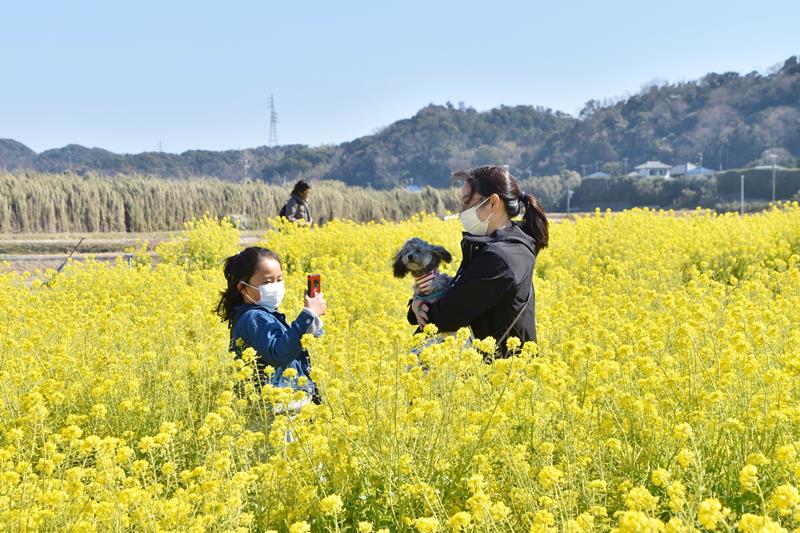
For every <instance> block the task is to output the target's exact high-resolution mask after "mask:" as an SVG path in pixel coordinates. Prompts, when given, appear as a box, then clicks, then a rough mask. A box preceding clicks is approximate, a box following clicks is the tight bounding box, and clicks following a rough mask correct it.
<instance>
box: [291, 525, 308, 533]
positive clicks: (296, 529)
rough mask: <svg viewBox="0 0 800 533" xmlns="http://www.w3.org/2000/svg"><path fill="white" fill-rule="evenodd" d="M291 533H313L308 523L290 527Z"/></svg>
mask: <svg viewBox="0 0 800 533" xmlns="http://www.w3.org/2000/svg"><path fill="white" fill-rule="evenodd" d="M289 533H311V526H310V525H309V524H308V522H295V523H293V524H292V525H291V526H289Z"/></svg>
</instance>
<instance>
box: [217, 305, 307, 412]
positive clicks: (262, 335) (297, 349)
mask: <svg viewBox="0 0 800 533" xmlns="http://www.w3.org/2000/svg"><path fill="white" fill-rule="evenodd" d="M315 318H316V317H315V315H314V313H312V312H311V311H309V310H308V309H303V311H302V312H300V314H299V315H298V316H297V318H296V319H295V321H294V322H292V324H291V325H290V324H288V323H287V322H286V315H284V314H282V313H279V312H277V311H270V310H268V309H267V308H266V307H263V306H260V305H254V304H247V303H245V304H242V305H239V306H237V307H236V308H234V320H233V327H232V328H231V342H230V350H231V351H232V352H234V353H235V354H236V356H237V357H241V356H242V350H243V349H244V348H247V347H252V348H253V349H254V350H255V351H256V354H257V366H258V371H259V374H260V376H259V377H260V378H261V379H262V380H263V379H264V368H265V367H266V366H267V365H269V366H271V367H272V368H274V371H273V374H272V375H271V376H270V379H269V383H270V384H271V385H273V386H275V387H292V388H293V389H295V390H305V391H306V392H308V394H309V395H311V396H312V397H314V396H316V392H317V390H316V389H317V387H316V384H315V383H314V382H313V381H312V380H311V358H310V357H309V355H308V352H307V351H306V350H304V349H303V347H302V346H301V344H300V339H301V338H302V337H303V335H304V334H305V333H306V332H308V330H309V328H310V327H312V325H313V324H314V320H315ZM237 339H242V341H243V342H244V346H242V348H239V346H237V344H236V340H237ZM287 368H293V369H295V370H296V371H297V377H295V378H293V379H284V378H283V373H284V371H285V370H286V369H287ZM301 376H304V377H305V378H306V379H307V380H308V382H307V383H306V384H305V385H304V386H300V385H299V384H298V379H299V378H300V377H301Z"/></svg>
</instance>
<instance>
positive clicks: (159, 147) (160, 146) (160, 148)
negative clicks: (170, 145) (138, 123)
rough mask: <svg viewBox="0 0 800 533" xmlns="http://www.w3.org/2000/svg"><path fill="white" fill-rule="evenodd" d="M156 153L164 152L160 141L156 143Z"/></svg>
mask: <svg viewBox="0 0 800 533" xmlns="http://www.w3.org/2000/svg"><path fill="white" fill-rule="evenodd" d="M158 151H159V152H163V151H164V145H163V143H162V142H161V141H158Z"/></svg>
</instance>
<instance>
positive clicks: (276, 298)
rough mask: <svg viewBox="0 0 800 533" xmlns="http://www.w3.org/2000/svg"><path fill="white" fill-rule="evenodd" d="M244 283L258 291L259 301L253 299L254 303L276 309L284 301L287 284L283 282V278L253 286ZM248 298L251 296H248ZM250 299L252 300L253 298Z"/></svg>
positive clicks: (271, 309) (272, 309)
mask: <svg viewBox="0 0 800 533" xmlns="http://www.w3.org/2000/svg"><path fill="white" fill-rule="evenodd" d="M242 283H243V284H245V285H247V286H248V287H252V288H253V289H256V290H257V291H258V294H259V298H258V301H257V302H256V301H253V303H254V304H258V305H263V306H264V307H266V308H267V309H269V310H270V311H275V310H277V309H278V306H279V305H281V302H282V301H283V296H284V295H285V294H286V286H285V285H284V284H283V280H281V281H276V282H274V283H265V284H263V285H260V286H258V287H253V286H252V285H250V284H249V283H246V282H244V281H243V282H242ZM248 298H250V297H249V296H248ZM250 299H251V300H252V298H250Z"/></svg>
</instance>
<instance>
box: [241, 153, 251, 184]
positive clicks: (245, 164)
mask: <svg viewBox="0 0 800 533" xmlns="http://www.w3.org/2000/svg"><path fill="white" fill-rule="evenodd" d="M241 162H242V183H246V182H247V169H248V168H249V167H250V161H249V160H248V159H247V151H246V150H242V155H241Z"/></svg>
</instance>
